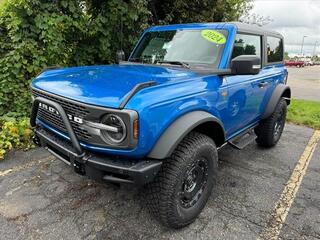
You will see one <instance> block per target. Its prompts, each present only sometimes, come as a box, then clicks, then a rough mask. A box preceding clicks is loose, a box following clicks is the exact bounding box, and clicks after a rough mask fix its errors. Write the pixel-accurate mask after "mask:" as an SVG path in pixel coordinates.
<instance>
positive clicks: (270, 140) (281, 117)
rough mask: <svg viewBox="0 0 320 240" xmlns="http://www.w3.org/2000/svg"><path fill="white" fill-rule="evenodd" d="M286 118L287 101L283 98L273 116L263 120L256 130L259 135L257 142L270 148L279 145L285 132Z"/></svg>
mask: <svg viewBox="0 0 320 240" xmlns="http://www.w3.org/2000/svg"><path fill="white" fill-rule="evenodd" d="M286 116H287V102H286V100H285V99H283V98H281V99H280V101H279V102H278V104H277V106H276V109H275V110H274V112H273V113H272V115H271V116H270V117H268V118H266V119H264V120H262V121H261V122H260V123H259V125H258V126H257V127H256V128H255V133H256V135H257V139H256V142H257V143H258V145H260V146H262V147H266V148H270V147H273V146H274V145H276V144H277V142H278V141H279V139H280V137H281V135H282V132H283V128H284V125H285V122H286ZM277 124H278V125H277ZM279 124H280V126H279ZM278 127H279V128H278Z"/></svg>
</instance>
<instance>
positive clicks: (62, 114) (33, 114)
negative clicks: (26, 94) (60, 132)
mask: <svg viewBox="0 0 320 240" xmlns="http://www.w3.org/2000/svg"><path fill="white" fill-rule="evenodd" d="M40 103H44V104H47V105H50V106H51V107H54V108H55V109H56V110H57V111H58V113H59V114H60V117H61V119H62V122H63V123H64V125H65V127H66V129H67V132H68V136H69V138H70V141H71V143H72V146H73V148H74V150H75V151H76V153H77V154H79V155H82V154H83V153H84V152H83V150H82V148H81V146H80V143H79V141H78V138H77V136H76V135H75V133H74V131H73V128H72V126H71V124H70V121H69V119H68V117H67V114H66V112H65V111H64V109H63V108H62V107H61V105H60V104H58V103H56V102H53V101H51V100H49V99H46V98H43V97H36V98H35V99H34V101H33V104H32V111H31V117H30V125H31V127H32V128H35V127H36V126H37V123H36V120H37V113H38V110H39V104H40Z"/></svg>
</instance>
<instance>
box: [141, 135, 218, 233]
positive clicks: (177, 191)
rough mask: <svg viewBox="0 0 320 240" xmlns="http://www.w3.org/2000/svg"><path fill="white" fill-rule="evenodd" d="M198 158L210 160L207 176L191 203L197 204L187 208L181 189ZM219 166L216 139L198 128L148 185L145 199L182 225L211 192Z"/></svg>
mask: <svg viewBox="0 0 320 240" xmlns="http://www.w3.org/2000/svg"><path fill="white" fill-rule="evenodd" d="M199 159H201V161H204V162H205V161H206V162H207V165H206V166H207V167H206V168H203V169H206V170H205V171H203V172H206V173H207V174H202V175H201V176H204V175H205V176H207V178H206V180H205V181H204V182H203V183H201V186H202V188H201V189H203V190H202V192H201V193H200V194H195V195H196V198H195V200H193V201H192V203H191V204H194V205H192V206H190V207H189V206H188V208H186V206H183V204H184V202H183V201H182V200H181V193H182V192H181V191H183V190H182V188H185V185H184V184H185V181H186V180H185V177H186V176H189V175H190V171H191V170H190V168H192V167H193V168H194V166H195V165H196V164H199V162H200V160H199ZM193 168H192V169H193ZM217 168H218V153H217V148H216V145H215V143H214V142H213V140H212V139H211V138H209V137H208V136H206V135H203V134H200V133H197V132H192V133H190V134H188V135H187V136H186V137H185V138H184V139H183V140H182V142H181V143H180V144H179V145H178V147H177V148H176V149H175V151H174V152H173V154H172V155H171V156H170V157H169V158H168V159H166V160H165V161H164V163H163V165H162V167H161V170H160V172H159V173H158V175H157V176H156V178H155V180H154V181H153V182H152V183H150V184H148V185H147V186H146V201H147V206H148V208H149V209H150V211H151V213H152V214H153V215H154V216H155V217H156V218H158V220H160V222H161V223H163V224H164V225H166V226H168V227H171V228H182V227H184V226H187V225H189V224H190V223H192V222H193V221H194V220H195V219H196V218H197V216H198V215H199V214H200V212H201V211H202V209H203V208H204V206H205V204H206V202H207V201H208V198H209V197H210V195H211V192H212V189H213V186H214V183H215V178H216V171H217ZM200 172H201V170H200ZM192 176H193V175H192ZM202 184H203V185H202ZM182 195H183V194H182ZM191 204H190V205H191Z"/></svg>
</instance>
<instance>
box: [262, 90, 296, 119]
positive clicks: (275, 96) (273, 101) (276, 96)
mask: <svg viewBox="0 0 320 240" xmlns="http://www.w3.org/2000/svg"><path fill="white" fill-rule="evenodd" d="M285 92H287V93H288V96H286V100H287V102H288V105H289V104H290V97H291V89H290V87H289V86H288V85H285V84H279V85H277V86H276V88H275V89H274V90H273V93H272V95H271V98H270V100H269V102H268V105H267V107H266V109H265V111H264V113H263V115H262V119H266V118H268V117H269V116H271V114H272V113H273V112H274V110H275V108H276V106H277V104H278V102H279V101H280V98H281V97H283V96H284V94H285Z"/></svg>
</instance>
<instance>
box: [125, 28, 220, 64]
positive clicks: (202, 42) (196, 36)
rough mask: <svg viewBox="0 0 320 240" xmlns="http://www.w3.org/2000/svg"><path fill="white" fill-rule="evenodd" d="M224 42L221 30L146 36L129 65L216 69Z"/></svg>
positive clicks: (171, 32)
mask: <svg viewBox="0 0 320 240" xmlns="http://www.w3.org/2000/svg"><path fill="white" fill-rule="evenodd" d="M225 42H226V31H224V30H222V31H218V30H209V29H206V30H175V31H156V32H147V33H146V34H145V35H144V36H143V38H142V39H141V41H140V42H139V45H138V46H137V47H136V49H135V50H134V52H133V53H132V55H131V57H130V58H129V61H132V62H140V63H148V64H157V63H158V64H159V63H173V64H174V63H180V65H183V64H181V63H184V64H188V65H192V64H209V65H213V66H214V67H218V64H219V62H220V57H221V55H222V51H223V48H224V45H225Z"/></svg>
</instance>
